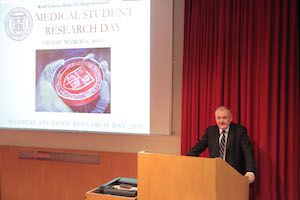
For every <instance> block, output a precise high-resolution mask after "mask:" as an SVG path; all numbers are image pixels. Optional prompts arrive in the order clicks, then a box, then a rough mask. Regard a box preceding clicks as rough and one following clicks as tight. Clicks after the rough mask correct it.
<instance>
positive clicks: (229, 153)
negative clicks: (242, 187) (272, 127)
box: [187, 123, 255, 175]
mask: <svg viewBox="0 0 300 200" xmlns="http://www.w3.org/2000/svg"><path fill="white" fill-rule="evenodd" d="M219 136H220V133H219V127H218V126H217V125H214V126H210V127H208V128H207V129H206V131H205V133H204V135H203V137H202V138H201V140H199V141H198V143H197V144H196V145H195V146H194V147H193V148H192V149H191V150H190V151H189V152H188V153H187V155H188V156H199V154H201V153H202V152H203V151H204V150H205V149H206V148H207V147H208V148H209V152H210V157H211V158H215V157H219ZM226 145H227V146H226V157H225V160H226V162H228V163H229V164H230V165H231V166H232V167H233V168H235V169H236V170H237V171H238V172H240V173H241V174H242V175H244V174H245V172H253V173H255V163H254V153H253V147H252V144H251V142H250V140H249V138H248V135H247V129H246V128H245V127H244V126H241V125H238V124H234V123H231V124H230V128H229V132H228V138H227V144H226Z"/></svg>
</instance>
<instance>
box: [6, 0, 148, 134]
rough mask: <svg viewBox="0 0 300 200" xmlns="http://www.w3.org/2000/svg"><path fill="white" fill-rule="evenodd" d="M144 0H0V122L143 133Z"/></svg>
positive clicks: (145, 116)
mask: <svg viewBox="0 0 300 200" xmlns="http://www.w3.org/2000/svg"><path fill="white" fill-rule="evenodd" d="M150 3H151V2H150V0H138V1H136V0H135V1H131V0H126V1H125V0H76V1H74V0H48V1H47V0H46V1H44V0H43V1H38V0H14V1H8V0H0V19H1V22H0V23H1V29H0V44H1V54H0V63H1V65H0V71H1V73H0V76H1V79H0V92H1V104H0V112H1V115H0V128H15V129H39V130H63V131H89V132H107V133H109V132H115V133H141V134H148V133H149V132H150V36H151V35H150V32H151V31H150Z"/></svg>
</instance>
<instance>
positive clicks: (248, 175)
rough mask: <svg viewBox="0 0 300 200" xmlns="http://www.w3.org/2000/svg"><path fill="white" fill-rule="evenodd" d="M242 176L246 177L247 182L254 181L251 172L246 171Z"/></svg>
mask: <svg viewBox="0 0 300 200" xmlns="http://www.w3.org/2000/svg"><path fill="white" fill-rule="evenodd" d="M244 177H245V178H246V179H247V182H248V183H249V184H251V183H253V182H254V181H255V175H254V173H253V172H247V173H246V174H245V175H244Z"/></svg>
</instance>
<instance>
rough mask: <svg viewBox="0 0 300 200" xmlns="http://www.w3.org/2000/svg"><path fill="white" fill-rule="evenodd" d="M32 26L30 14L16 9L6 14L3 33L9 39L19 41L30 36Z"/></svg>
mask: <svg viewBox="0 0 300 200" xmlns="http://www.w3.org/2000/svg"><path fill="white" fill-rule="evenodd" d="M32 24H33V23H32V17H31V15H30V13H29V12H28V11H27V10H26V9H24V8H21V7H17V8H14V9H12V10H11V11H10V12H9V13H8V14H7V16H6V19H5V31H6V33H7V35H8V36H9V37H10V38H11V39H13V40H16V41H21V40H24V39H25V38H26V37H27V36H28V35H29V34H30V32H31V30H32Z"/></svg>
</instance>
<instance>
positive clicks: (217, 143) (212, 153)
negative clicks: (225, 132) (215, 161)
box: [210, 134, 221, 158]
mask: <svg viewBox="0 0 300 200" xmlns="http://www.w3.org/2000/svg"><path fill="white" fill-rule="evenodd" d="M220 136H221V135H220V134H219V137H218V140H217V142H216V144H215V145H214V148H213V151H212V152H211V154H210V157H211V158H217V157H219V156H215V157H213V155H214V153H215V150H216V147H217V145H219V139H220Z"/></svg>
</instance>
